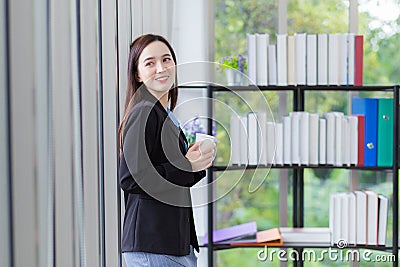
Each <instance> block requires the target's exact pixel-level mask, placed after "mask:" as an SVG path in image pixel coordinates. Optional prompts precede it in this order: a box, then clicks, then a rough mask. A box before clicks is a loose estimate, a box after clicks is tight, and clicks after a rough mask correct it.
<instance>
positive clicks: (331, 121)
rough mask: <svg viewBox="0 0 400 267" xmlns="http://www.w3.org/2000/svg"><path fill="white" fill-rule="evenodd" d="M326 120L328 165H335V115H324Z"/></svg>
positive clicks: (329, 113) (328, 113)
mask: <svg viewBox="0 0 400 267" xmlns="http://www.w3.org/2000/svg"><path fill="white" fill-rule="evenodd" d="M324 118H325V119H326V164H329V165H334V164H335V125H336V123H335V114H334V113H332V112H327V113H324Z"/></svg>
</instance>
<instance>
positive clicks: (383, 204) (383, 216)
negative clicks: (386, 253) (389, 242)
mask: <svg viewBox="0 0 400 267" xmlns="http://www.w3.org/2000/svg"><path fill="white" fill-rule="evenodd" d="M378 201H379V202H378V210H379V221H378V245H380V246H384V245H386V230H387V218H388V211H389V199H388V198H387V197H385V196H383V195H378Z"/></svg>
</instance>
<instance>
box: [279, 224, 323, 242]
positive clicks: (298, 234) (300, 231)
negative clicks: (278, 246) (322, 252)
mask: <svg viewBox="0 0 400 267" xmlns="http://www.w3.org/2000/svg"><path fill="white" fill-rule="evenodd" d="M279 231H280V233H281V236H282V241H283V244H288V243H302V244H304V243H306V244H330V242H331V230H330V229H329V228H326V227H307V228H293V227H280V228H279Z"/></svg>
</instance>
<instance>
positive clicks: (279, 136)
mask: <svg viewBox="0 0 400 267" xmlns="http://www.w3.org/2000/svg"><path fill="white" fill-rule="evenodd" d="M275 143H276V153H275V164H276V165H283V124H282V123H281V122H278V123H275Z"/></svg>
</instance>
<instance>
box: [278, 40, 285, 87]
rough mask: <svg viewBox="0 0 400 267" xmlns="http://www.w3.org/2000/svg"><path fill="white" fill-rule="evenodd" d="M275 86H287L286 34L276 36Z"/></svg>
mask: <svg viewBox="0 0 400 267" xmlns="http://www.w3.org/2000/svg"><path fill="white" fill-rule="evenodd" d="M276 59H277V60H276V61H277V70H278V71H277V76H278V81H277V85H280V86H286V85H287V34H277V35H276Z"/></svg>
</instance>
